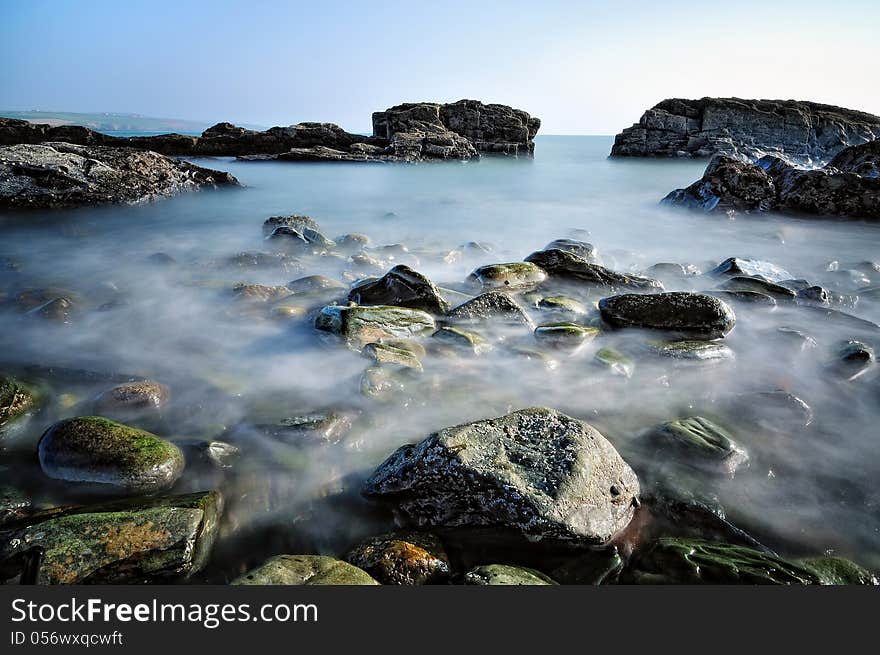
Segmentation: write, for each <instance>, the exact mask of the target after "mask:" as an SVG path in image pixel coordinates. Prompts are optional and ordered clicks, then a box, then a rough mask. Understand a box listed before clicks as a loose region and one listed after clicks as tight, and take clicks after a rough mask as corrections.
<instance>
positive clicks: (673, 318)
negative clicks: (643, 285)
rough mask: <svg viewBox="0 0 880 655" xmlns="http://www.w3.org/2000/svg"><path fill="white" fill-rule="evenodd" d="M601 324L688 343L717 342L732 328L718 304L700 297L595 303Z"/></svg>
mask: <svg viewBox="0 0 880 655" xmlns="http://www.w3.org/2000/svg"><path fill="white" fill-rule="evenodd" d="M599 311H600V312H601V314H602V320H604V321H605V322H606V323H608V324H609V325H611V326H612V327H615V328H644V329H649V330H663V331H666V332H673V333H676V334H680V335H682V336H685V337H687V338H690V339H717V338H720V337H723V336H724V335H726V334H727V333H728V332H730V331H731V330H732V329H733V327H734V325H736V315H735V314H734V313H733V310H732V309H731V308H730V307H729V306H728V305H727V304H726V303H724V302H723V301H722V300H719V299H718V298H715V297H714V296H708V295H705V294H702V293H686V292H670V293H655V294H645V295H639V294H624V295H620V296H611V297H609V298H603V299H602V300H600V301H599Z"/></svg>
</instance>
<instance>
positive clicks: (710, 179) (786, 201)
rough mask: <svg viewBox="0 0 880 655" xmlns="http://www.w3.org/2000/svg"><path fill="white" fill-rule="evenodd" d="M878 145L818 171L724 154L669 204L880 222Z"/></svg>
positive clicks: (844, 153)
mask: <svg viewBox="0 0 880 655" xmlns="http://www.w3.org/2000/svg"><path fill="white" fill-rule="evenodd" d="M875 143H876V142H874V143H867V144H864V145H861V146H853V147H852V148H847V149H845V150H843V151H841V152H840V153H839V154H838V156H837V157H835V159H834V161H835V162H837V165H835V164H828V165H827V166H825V167H824V168H818V169H802V168H795V167H794V166H792V165H790V164H788V163H787V162H786V161H784V160H782V159H779V158H777V157H770V156H767V157H762V158H761V159H759V160H758V161H757V162H755V163H749V162H745V161H741V160H739V159H735V158H732V157H727V156H724V155H719V156H717V157H715V158H713V159H712V161H711V162H710V163H709V166H708V167H707V168H706V172H705V173H704V174H703V177H702V178H700V179H699V180H697V181H696V182H694V183H693V184H691V185H690V186H689V187H687V188H684V189H676V190H675V191H672V192H671V193H669V195H667V196H666V197H665V198H664V199H663V203H664V204H668V205H674V206H676V205H677V206H683V207H687V208H691V209H699V210H703V211H706V212H714V211H724V212H728V213H731V212H737V211H742V212H766V211H780V212H785V213H790V214H800V215H805V214H806V215H818V216H843V217H848V218H867V219H875V220H876V219H880V177H878V175H877V171H878V170H880V146H878V145H875ZM838 166H839V167H838ZM854 171H860V172H864V173H867V174H866V175H862V174H860V173H859V172H854Z"/></svg>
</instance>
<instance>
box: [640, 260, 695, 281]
mask: <svg viewBox="0 0 880 655" xmlns="http://www.w3.org/2000/svg"><path fill="white" fill-rule="evenodd" d="M644 274H645V277H651V278H657V279H664V280H676V279H679V278H683V277H686V276H688V275H693V274H694V271H688V270H687V269H686V268H685V267H684V266H682V265H681V264H676V263H673V262H658V263H657V264H654V265H653V266H649V267H648V268H646V269H645V272H644Z"/></svg>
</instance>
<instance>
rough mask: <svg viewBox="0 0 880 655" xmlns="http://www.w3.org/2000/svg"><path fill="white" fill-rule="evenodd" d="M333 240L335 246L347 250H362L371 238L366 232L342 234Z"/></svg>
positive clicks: (369, 242) (370, 241)
mask: <svg viewBox="0 0 880 655" xmlns="http://www.w3.org/2000/svg"><path fill="white" fill-rule="evenodd" d="M334 241H335V242H336V245H337V247H339V248H340V249H342V250H345V251H348V252H353V251H357V250H362V249H364V248H366V247H367V246H369V245H370V244H371V243H372V240H371V239H370V237H368V236H367V235H366V234H358V233H350V234H343V235H341V236H338V237H336V238H335V239H334Z"/></svg>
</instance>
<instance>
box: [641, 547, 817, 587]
mask: <svg viewBox="0 0 880 655" xmlns="http://www.w3.org/2000/svg"><path fill="white" fill-rule="evenodd" d="M626 578H627V582H634V583H637V584H771V585H792V584H795V585H810V584H821V583H822V581H821V579H820V577H819V576H818V575H817V574H816V573H815V572H814V571H813V570H812V569H809V568H807V567H806V566H803V565H801V564H798V563H796V562H792V561H789V560H786V559H783V558H781V557H778V556H776V555H772V554H770V553H766V552H762V551H759V550H755V549H753V548H747V547H745V546H734V545H731V544H725V543H715V542H710V541H702V540H699V539H676V538H669V537H667V538H662V539H659V540H658V541H657V542H656V543H655V544H654V545H653V546H651V547H650V548H649V549H647V550H646V551H645V552H643V553H640V554H639V555H638V556H637V557H636V559H635V561H634V562H633V563H632V564H631V565H630V568H629V569H628V570H627V571H626Z"/></svg>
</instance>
